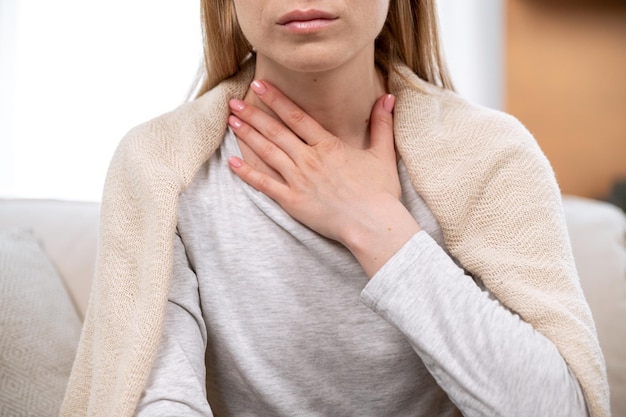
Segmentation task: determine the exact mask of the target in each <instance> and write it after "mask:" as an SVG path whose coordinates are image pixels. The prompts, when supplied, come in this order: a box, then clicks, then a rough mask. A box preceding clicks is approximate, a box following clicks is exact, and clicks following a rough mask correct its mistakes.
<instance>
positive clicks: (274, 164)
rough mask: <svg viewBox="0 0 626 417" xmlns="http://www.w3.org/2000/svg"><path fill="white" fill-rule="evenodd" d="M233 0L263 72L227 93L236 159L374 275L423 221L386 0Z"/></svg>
mask: <svg viewBox="0 0 626 417" xmlns="http://www.w3.org/2000/svg"><path fill="white" fill-rule="evenodd" d="M234 4H235V8H236V12H237V19H238V22H239V24H240V26H241V29H242V30H243V33H244V35H245V36H246V38H247V39H248V41H249V42H250V43H251V44H252V45H253V46H254V48H255V50H256V67H255V79H256V80H257V81H255V82H253V83H252V85H251V89H250V90H249V91H248V93H247V95H246V97H245V98H244V100H243V101H240V100H232V101H231V102H230V108H231V112H232V115H231V117H230V118H229V124H230V126H231V128H232V129H233V131H234V132H235V134H236V136H237V137H238V140H239V145H240V148H241V151H242V155H243V160H241V159H239V158H231V159H230V166H231V168H232V170H233V171H234V172H235V173H236V174H237V175H238V176H239V177H240V178H241V179H242V180H243V181H245V182H246V183H248V184H249V185H251V186H252V187H254V188H256V189H257V190H259V191H261V192H263V193H265V194H266V195H267V196H269V197H270V198H272V199H274V200H275V201H276V202H277V203H278V204H280V205H281V206H282V208H283V209H284V210H285V211H286V212H287V213H289V214H290V215H291V216H292V217H294V218H295V219H297V220H298V221H300V222H301V223H303V224H305V225H306V226H308V227H310V228H311V229H313V230H315V231H316V232H318V233H320V234H322V235H324V236H326V237H328V238H330V239H334V240H336V241H338V242H340V243H342V244H343V245H344V246H346V247H347V248H348V249H349V250H350V251H351V252H352V253H353V254H354V256H355V257H356V259H357V260H358V262H359V263H360V264H361V266H362V267H363V269H364V270H365V272H366V273H367V275H368V276H369V277H372V276H373V275H374V274H375V273H376V271H378V269H380V267H381V266H382V265H383V264H384V263H385V262H386V261H387V260H389V258H391V256H393V254H395V253H396V252H397V251H398V250H399V249H400V248H401V247H402V246H403V245H404V244H405V243H406V242H407V241H408V240H409V239H410V238H411V237H412V236H413V235H414V234H415V233H416V232H418V231H419V230H420V227H419V225H418V224H417V223H416V222H415V220H414V219H413V217H412V216H411V215H410V213H409V212H408V211H407V210H406V209H405V208H404V206H403V205H402V204H401V202H400V182H399V179H398V171H397V158H396V153H395V149H394V141H393V116H392V110H393V105H394V101H395V98H394V97H392V96H390V95H388V94H386V91H385V80H384V79H383V77H382V76H381V74H380V72H379V71H378V69H377V67H376V65H375V61H374V52H375V44H374V42H375V39H376V36H377V35H378V34H379V33H380V30H381V29H382V27H383V24H384V22H385V20H386V18H387V12H388V8H389V0H371V1H367V2H364V1H362V0H333V1H329V0H315V1H303V0H234ZM260 80H262V81H260Z"/></svg>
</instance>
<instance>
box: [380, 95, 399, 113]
mask: <svg viewBox="0 0 626 417" xmlns="http://www.w3.org/2000/svg"><path fill="white" fill-rule="evenodd" d="M395 104H396V98H395V97H394V96H393V95H392V94H387V95H386V96H385V98H384V99H383V108H384V109H385V110H387V111H388V112H389V113H391V112H392V111H393V106H394V105H395Z"/></svg>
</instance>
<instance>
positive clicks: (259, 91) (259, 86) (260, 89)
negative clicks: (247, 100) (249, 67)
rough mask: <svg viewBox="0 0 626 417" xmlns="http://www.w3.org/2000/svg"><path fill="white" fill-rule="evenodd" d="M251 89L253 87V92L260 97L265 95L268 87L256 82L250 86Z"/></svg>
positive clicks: (261, 82)
mask: <svg viewBox="0 0 626 417" xmlns="http://www.w3.org/2000/svg"><path fill="white" fill-rule="evenodd" d="M250 87H252V90H254V92H255V93H257V94H258V95H263V94H265V92H266V91H267V86H266V85H265V83H264V82H263V81H258V80H254V81H252V84H250Z"/></svg>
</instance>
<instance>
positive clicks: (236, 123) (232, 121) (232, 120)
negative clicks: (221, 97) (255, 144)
mask: <svg viewBox="0 0 626 417" xmlns="http://www.w3.org/2000/svg"><path fill="white" fill-rule="evenodd" d="M228 124H229V125H230V126H232V127H234V128H235V129H239V128H240V127H241V120H240V119H239V118H238V117H236V116H233V115H232V114H231V115H230V116H228Z"/></svg>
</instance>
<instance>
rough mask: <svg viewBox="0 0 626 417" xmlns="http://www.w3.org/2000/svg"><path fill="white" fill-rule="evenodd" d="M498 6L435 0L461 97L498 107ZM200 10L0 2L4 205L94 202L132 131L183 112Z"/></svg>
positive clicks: (141, 3)
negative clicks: (14, 201) (11, 200)
mask: <svg viewBox="0 0 626 417" xmlns="http://www.w3.org/2000/svg"><path fill="white" fill-rule="evenodd" d="M502 4H503V1H502V0H441V1H440V2H439V8H440V21H441V28H442V38H443V44H444V49H445V51H446V55H447V57H448V63H449V66H450V68H451V72H452V76H453V80H454V81H455V84H456V86H457V89H458V90H459V91H460V93H461V94H463V95H465V96H467V97H468V98H469V99H470V100H473V101H476V102H478V103H481V104H484V105H486V106H489V107H494V108H502V103H503V101H504V97H503V75H502V74H503V62H504V59H503V51H502V48H503V46H502V39H503V30H504V29H503V24H504V23H503V22H504V11H503V5H502ZM198 9H199V7H198V0H184V1H180V0H178V1H175V0H151V1H148V0H132V1H122V0H109V1H106V2H96V1H93V0H56V1H54V2H50V1H45V0H0V197H22V198H24V197H26V198H56V199H71V200H92V201H98V200H99V199H100V194H101V190H102V185H103V181H104V176H105V173H106V169H107V166H108V163H109V160H110V158H111V156H112V154H113V151H114V150H115V147H116V145H117V143H118V141H119V140H120V139H121V137H122V136H123V135H124V134H125V133H126V132H127V131H128V130H129V129H130V128H132V127H133V126H135V125H137V124H139V123H141V122H143V121H145V120H148V119H150V118H153V117H156V116H158V115H159V114H162V113H164V112H166V111H169V110H171V109H173V108H174V107H176V106H177V105H179V104H180V103H182V102H183V101H184V100H185V97H186V95H187V93H188V90H189V87H190V85H191V83H192V81H193V79H194V77H195V73H196V69H197V67H198V64H199V62H200V57H201V35H200V29H199V23H198V14H199V11H198Z"/></svg>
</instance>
